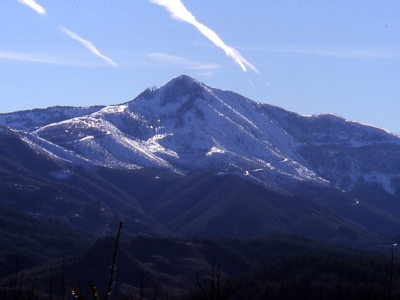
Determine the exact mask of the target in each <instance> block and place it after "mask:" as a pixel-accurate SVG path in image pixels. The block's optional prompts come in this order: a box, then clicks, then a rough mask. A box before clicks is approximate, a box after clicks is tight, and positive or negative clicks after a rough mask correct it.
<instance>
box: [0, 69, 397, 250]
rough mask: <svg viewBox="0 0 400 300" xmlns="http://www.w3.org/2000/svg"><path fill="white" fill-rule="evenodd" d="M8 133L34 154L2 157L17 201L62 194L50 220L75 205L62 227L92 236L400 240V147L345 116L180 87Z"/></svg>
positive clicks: (6, 117)
mask: <svg viewBox="0 0 400 300" xmlns="http://www.w3.org/2000/svg"><path fill="white" fill-rule="evenodd" d="M0 125H3V126H5V127H3V128H2V129H1V132H0V133H1V135H0V136H3V137H4V138H6V137H7V136H12V137H13V138H12V140H13V141H14V142H13V143H14V145H15V148H16V149H17V150H18V149H19V150H18V151H21V150H20V149H24V150H23V151H24V152H23V154H22V155H16V151H15V150H13V149H12V148H10V143H9V142H4V148H3V149H1V152H0V154H1V155H3V156H4V161H5V163H4V165H10V167H9V168H7V170H6V171H4V173H5V175H4V176H5V178H11V179H10V180H9V181H10V185H9V187H10V186H11V185H12V184H15V183H16V182H17V181H16V180H17V179H16V178H15V177H17V178H19V176H20V175H18V176H16V174H18V172H19V171H18V170H20V169H22V170H24V173H23V174H24V176H23V180H24V183H23V184H21V183H17V184H20V185H22V187H23V188H22V189H23V190H26V189H29V188H30V189H32V190H33V191H36V190H38V189H40V188H42V189H43V186H51V187H52V188H53V189H55V190H52V192H51V193H49V192H43V193H42V194H40V195H42V196H40V197H42V198H43V197H45V196H44V195H46V197H48V196H47V195H53V196H52V197H50V198H51V199H52V200H51V201H50V200H48V202H46V203H47V204H46V205H47V207H49V206H51V207H53V206H54V205H56V204H55V203H57V201H55V200H54V199H57V197H61V199H65V198H66V196H68V197H70V199H71V201H72V200H73V201H72V202H73V203H75V206H73V205H69V206H68V205H67V207H69V208H68V209H66V210H65V211H68V214H66V213H65V214H64V213H61V214H62V215H63V218H64V219H65V220H67V222H69V224H70V225H71V226H76V224H75V225H74V220H75V219H74V218H78V219H79V220H80V221H79V222H77V224H84V227H85V228H86V229H87V230H91V231H92V232H93V231H95V232H103V231H104V230H106V228H107V226H108V224H109V223H110V222H111V221H112V220H114V222H115V221H116V220H117V219H118V218H128V219H129V220H131V222H130V225H129V226H131V227H130V231H131V233H132V234H136V233H139V232H141V233H146V234H181V235H200V236H204V235H209V236H218V237H222V236H250V235H251V236H259V235H264V234H267V233H269V232H276V231H284V232H296V233H298V234H303V235H306V236H309V237H312V238H317V239H322V240H325V241H335V242H340V243H343V242H344V243H357V244H364V245H366V244H369V243H370V242H371V241H377V240H379V239H382V238H384V239H385V238H388V237H390V236H395V235H397V234H398V233H400V202H399V200H400V159H399V157H400V137H399V136H397V135H394V134H392V133H390V132H387V131H385V130H383V129H379V128H376V127H372V126H367V125H363V124H360V123H357V122H352V121H348V120H345V119H343V118H341V117H339V116H336V115H333V114H326V115H316V116H301V115H299V114H296V113H293V112H289V111H286V110H284V109H282V108H279V107H276V106H271V105H268V104H262V103H257V102H254V101H252V100H250V99H248V98H246V97H243V96H240V95H238V94H236V93H234V92H231V91H224V90H220V89H216V88H212V87H209V86H207V85H206V84H204V83H201V82H199V81H197V80H196V79H193V78H191V77H188V76H185V75H182V76H179V77H176V78H173V79H172V80H171V81H169V82H168V83H166V84H165V85H164V86H162V87H160V88H152V89H147V90H145V91H143V92H142V93H141V94H140V95H138V96H137V97H136V98H135V99H133V100H132V101H129V102H126V103H122V104H120V105H111V106H94V107H91V108H73V107H64V108H63V107H54V108H48V109H42V110H32V111H24V112H16V113H8V114H1V115H0ZM26 153H29V154H26ZM1 155H0V158H1ZM27 155H29V157H35V158H32V159H24V157H28V156H27ZM41 161H42V162H43V163H40V162H41ZM26 169H27V170H26ZM7 176H8V177H7ZM19 179H21V178H19ZM14 181H15V182H14ZM11 183H12V184H11ZM12 188H13V189H14V190H15V189H16V188H15V186H12ZM44 191H46V189H44ZM28 195H30V196H29V197H28V198H26V199H32V198H30V197H33V196H32V193H28ZM56 195H58V196H56ZM17 198H18V197H15V199H12V200H9V202H12V203H13V205H14V207H18V205H20V207H24V208H26V207H27V206H21V205H22V204H21V202H20V201H21V200H20V198H18V199H17ZM42 198H41V199H42ZM13 201H14V202H13ZM25 201H31V200H25ZM64 202H65V203H72V202H68V201H64ZM18 203H19V204H18ZM57 205H58V204H57ZM85 207H86V208H87V209H86V211H90V212H91V213H88V214H87V215H86V216H84V215H83V212H84V211H85ZM35 209H36V208H35ZM60 210H61V209H60ZM60 210H59V211H60ZM33 211H34V209H33V208H30V211H29V212H30V213H32V212H33ZM38 211H39V210H38V209H36V211H35V213H40V214H43V215H44V216H49V215H52V216H53V214H52V213H51V211H52V210H51V209H48V210H43V209H41V210H40V212H38ZM76 216H78V217H76ZM78 226H80V225H78Z"/></svg>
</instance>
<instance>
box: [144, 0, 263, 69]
mask: <svg viewBox="0 0 400 300" xmlns="http://www.w3.org/2000/svg"><path fill="white" fill-rule="evenodd" d="M150 2H151V3H154V4H157V5H160V6H163V7H165V8H166V9H167V10H168V11H169V12H170V13H171V16H172V17H173V18H174V19H176V20H179V21H183V22H187V23H189V24H191V25H193V26H194V27H195V28H197V30H199V31H200V32H201V33H202V34H203V35H204V36H205V37H207V38H208V39H209V40H210V41H211V42H212V43H214V45H216V46H217V47H219V48H221V49H222V50H224V52H225V54H226V55H227V56H229V57H231V58H232V59H233V60H234V61H235V62H236V63H237V64H238V65H239V66H240V67H241V68H242V70H243V71H244V72H246V71H247V68H249V69H250V70H252V71H254V72H257V73H259V72H258V70H257V68H256V67H255V66H253V65H252V64H251V63H249V62H248V61H247V60H246V59H245V58H244V57H243V56H242V55H241V54H240V53H239V52H238V51H237V50H236V49H234V48H232V47H230V46H228V45H226V44H225V43H224V41H223V40H222V39H221V38H220V37H219V36H218V35H217V34H216V33H215V32H214V31H213V30H211V29H210V28H208V27H207V26H205V25H204V24H202V23H200V22H198V21H197V20H196V18H195V17H194V16H193V15H192V13H191V12H190V11H189V10H187V8H186V7H185V6H184V5H183V3H182V2H181V0H150Z"/></svg>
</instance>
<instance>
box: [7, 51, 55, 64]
mask: <svg viewBox="0 0 400 300" xmlns="http://www.w3.org/2000/svg"><path fill="white" fill-rule="evenodd" d="M0 60H16V61H26V62H36V63H48V64H55V63H56V62H55V61H52V60H49V59H46V58H43V57H39V56H37V55H33V54H28V53H20V52H4V51H0Z"/></svg>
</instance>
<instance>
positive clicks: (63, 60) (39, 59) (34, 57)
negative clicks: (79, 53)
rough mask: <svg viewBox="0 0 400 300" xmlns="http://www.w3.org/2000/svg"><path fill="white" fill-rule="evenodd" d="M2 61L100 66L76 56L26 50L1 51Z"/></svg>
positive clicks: (0, 57) (0, 59)
mask: <svg viewBox="0 0 400 300" xmlns="http://www.w3.org/2000/svg"><path fill="white" fill-rule="evenodd" d="M1 61H10V62H12V61H15V62H26V63H38V64H48V65H59V66H75V67H99V65H98V64H94V63H88V62H84V61H78V60H76V58H75V57H74V58H72V57H71V58H67V57H66V56H65V55H62V57H57V56H54V55H49V54H43V53H42V54H37V53H25V52H11V51H0V62H1Z"/></svg>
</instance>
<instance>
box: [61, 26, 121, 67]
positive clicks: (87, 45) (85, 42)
mask: <svg viewBox="0 0 400 300" xmlns="http://www.w3.org/2000/svg"><path fill="white" fill-rule="evenodd" d="M61 29H62V31H63V32H64V33H65V34H67V35H68V36H69V37H70V38H72V39H74V40H76V41H78V42H79V43H81V44H82V45H83V46H84V47H85V48H86V49H88V50H89V51H90V52H92V53H93V54H94V55H96V56H98V57H100V58H101V59H103V60H104V61H105V62H107V63H108V64H109V65H111V66H113V67H116V66H117V64H116V63H115V62H114V61H113V60H112V59H110V58H108V57H107V56H105V55H103V54H102V53H101V52H100V51H99V50H98V49H97V48H96V47H95V46H94V45H93V44H92V43H91V42H89V41H88V40H85V39H83V38H82V37H80V36H79V35H77V34H76V33H75V32H72V31H71V30H68V29H67V28H65V27H62V28H61Z"/></svg>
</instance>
